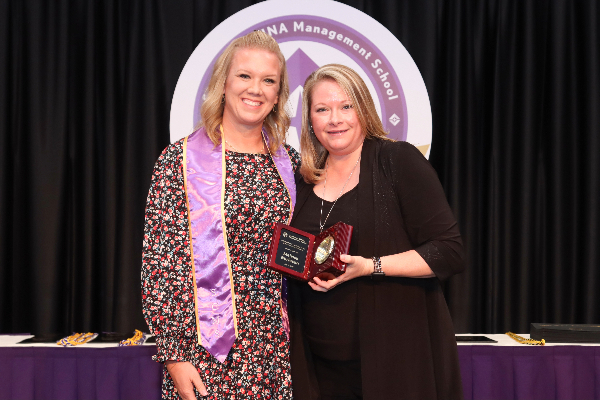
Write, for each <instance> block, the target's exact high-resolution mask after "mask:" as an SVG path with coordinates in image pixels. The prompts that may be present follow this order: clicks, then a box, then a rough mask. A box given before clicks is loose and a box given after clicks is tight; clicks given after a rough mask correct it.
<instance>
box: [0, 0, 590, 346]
mask: <svg viewBox="0 0 600 400" xmlns="http://www.w3.org/2000/svg"><path fill="white" fill-rule="evenodd" d="M253 3H254V2H250V1H233V0H230V1H221V2H213V1H208V0H197V1H191V0H187V1H184V0H182V1H178V2H170V1H147V0H130V1H123V0H97V1H68V0H54V1H33V0H26V1H17V0H14V1H11V0H1V1H0V112H1V113H2V114H1V115H2V118H0V333H11V332H12V333H15V332H33V333H38V334H43V333H70V332H72V331H95V332H99V331H117V332H130V331H133V329H136V328H137V329H146V326H145V323H144V321H143V318H142V315H141V300H140V283H139V279H140V264H141V248H142V247H141V243H142V235H143V234H142V229H143V218H144V206H145V197H146V194H147V190H148V187H149V182H150V175H151V172H152V167H153V164H154V161H155V160H156V158H157V157H158V155H159V153H160V151H161V150H162V149H163V148H164V147H165V146H166V145H167V144H168V143H169V111H170V102H171V98H172V95H173V90H174V88H175V84H176V82H177V78H178V76H179V73H180V72H181V70H182V68H183V66H184V64H185V62H186V60H187V58H188V57H189V55H190V54H191V52H192V51H193V50H194V48H195V47H196V46H197V44H198V43H199V42H200V41H201V40H202V38H203V37H204V36H205V35H206V34H207V33H208V32H210V30H211V29H213V28H214V27H215V26H216V25H218V24H219V23H220V22H221V21H223V20H224V19H226V18H227V17H229V16H230V15H232V14H234V13H235V12H237V11H239V10H241V9H243V8H245V7H247V6H249V5H251V4H253ZM347 4H349V5H351V6H353V7H356V8H357V9H359V10H362V11H364V12H365V13H367V14H369V15H371V16H372V17H373V18H375V19H377V20H378V21H379V22H381V23H382V24H383V25H384V26H386V27H387V28H388V29H389V30H390V31H391V32H392V33H393V34H395V35H396V37H398V39H399V40H400V41H401V42H402V43H403V44H404V46H405V47H406V48H407V50H408V51H409V53H410V54H411V55H412V57H413V58H414V59H415V62H416V63H417V65H418V67H419V69H420V70H421V73H422V74H423V77H424V79H425V84H426V86H427V89H428V92H429V96H430V100H431V104H432V112H433V143H432V151H431V157H430V160H431V162H432V164H433V165H434V167H435V168H436V170H437V171H438V174H439V176H440V179H441V181H442V183H443V185H444V188H445V190H446V194H447V196H448V199H449V201H450V204H451V206H452V207H453V209H454V211H455V213H456V216H457V218H458V220H459V223H460V227H461V231H462V233H463V237H464V240H465V243H466V246H467V254H468V270H467V272H465V273H464V274H462V275H459V276H456V277H454V278H452V279H451V281H450V282H448V283H447V284H446V285H445V291H446V297H447V300H448V303H449V307H450V310H451V313H452V315H453V319H454V322H455V326H456V330H457V332H487V333H497V332H505V331H507V330H513V331H518V332H527V331H528V329H529V323H530V322H555V323H597V322H599V320H600V301H599V299H598V295H597V294H596V292H597V290H595V289H596V287H597V286H599V284H600V276H599V273H598V272H597V270H598V268H597V267H598V264H599V263H600V257H599V253H598V250H597V247H598V244H599V243H598V242H599V240H598V237H599V235H600V215H599V212H598V208H599V207H598V202H599V200H600V161H599V158H598V156H597V154H598V153H599V152H600V138H599V136H600V132H599V128H598V126H600V120H599V119H600V117H599V116H598V114H599V112H600V60H599V55H598V53H599V51H598V49H599V48H600V33H599V30H598V28H597V25H598V24H599V23H600V18H599V17H600V15H599V13H600V10H599V5H598V2H596V1H593V0H589V1H569V0H562V1H561V0H555V1H549V2H548V1H534V0H521V1H508V0H496V1H493V0H488V1H481V2H473V1H468V0H461V1H451V2H450V1H441V0H440V1H433V0H427V1H420V2H414V1H408V0H406V1H395V0H387V1H383V0H374V1H366V0H365V1H351V2H347ZM355 29H357V30H359V31H360V26H357V27H355Z"/></svg>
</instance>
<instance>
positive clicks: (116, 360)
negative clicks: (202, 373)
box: [0, 346, 162, 400]
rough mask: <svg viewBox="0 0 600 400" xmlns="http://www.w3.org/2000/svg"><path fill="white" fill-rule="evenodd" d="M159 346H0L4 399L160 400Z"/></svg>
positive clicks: (1, 395) (0, 389) (0, 388)
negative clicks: (154, 357)
mask: <svg viewBox="0 0 600 400" xmlns="http://www.w3.org/2000/svg"><path fill="white" fill-rule="evenodd" d="M154 354H156V347H154V346H136V347H110V348H62V347H58V346H57V347H56V348H53V347H0V399H2V400H4V399H6V400H9V399H10V400H28V399H54V400H57V399H64V400H68V399H99V400H100V399H127V400H134V399H145V400H146V399H147V400H151V399H160V385H161V381H162V376H161V374H162V364H158V363H156V362H154V361H152V359H151V357H152V355H154Z"/></svg>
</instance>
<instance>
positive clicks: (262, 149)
mask: <svg viewBox="0 0 600 400" xmlns="http://www.w3.org/2000/svg"><path fill="white" fill-rule="evenodd" d="M223 140H224V141H225V143H226V144H227V146H229V147H231V149H232V150H233V151H235V152H236V153H241V151H239V150H238V149H236V148H235V147H233V145H232V144H231V143H229V142H228V141H227V139H225V135H223ZM264 151H265V142H264V137H263V142H262V148H261V149H260V150H259V154H263V153H264Z"/></svg>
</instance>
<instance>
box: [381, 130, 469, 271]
mask: <svg viewBox="0 0 600 400" xmlns="http://www.w3.org/2000/svg"><path fill="white" fill-rule="evenodd" d="M381 158H382V160H383V162H384V164H387V165H384V169H387V170H388V174H389V176H390V178H391V180H392V182H393V185H394V191H395V193H396V196H397V199H398V201H399V203H400V209H401V213H402V218H403V220H404V223H405V229H406V231H407V234H408V236H409V238H410V240H411V242H412V244H413V246H414V249H415V251H416V252H417V253H419V255H420V256H421V257H423V259H424V260H425V261H426V262H427V264H428V265H429V267H430V268H431V270H432V271H433V272H434V274H435V275H436V276H437V278H438V279H440V280H445V279H447V278H449V277H450V276H452V275H454V274H457V273H459V272H462V271H463V270H464V255H463V245H462V240H461V236H460V232H459V230H458V224H457V222H456V219H455V218H454V215H453V213H452V210H451V209H450V206H449V205H448V201H447V200H446V195H445V194H444V190H443V188H442V185H441V183H440V181H439V179H438V176H437V173H436V172H435V170H434V169H433V167H432V166H431V164H430V163H429V161H428V160H427V159H426V158H425V157H424V156H423V155H422V154H421V152H420V151H419V150H418V149H417V148H416V147H414V146H413V145H411V144H410V143H407V142H390V143H389V144H388V145H387V146H384V147H383V149H382V154H381Z"/></svg>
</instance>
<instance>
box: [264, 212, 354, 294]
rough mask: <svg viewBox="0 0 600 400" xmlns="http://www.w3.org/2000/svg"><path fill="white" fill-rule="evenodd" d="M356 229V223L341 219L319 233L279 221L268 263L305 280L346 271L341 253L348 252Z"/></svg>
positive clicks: (275, 268)
mask: <svg viewBox="0 0 600 400" xmlns="http://www.w3.org/2000/svg"><path fill="white" fill-rule="evenodd" d="M352 229H353V228H352V226H350V225H348V224H345V223H343V222H338V223H337V224H335V225H333V226H332V227H331V228H329V229H327V230H326V231H324V232H322V233H321V234H319V235H317V236H315V235H312V234H310V233H308V232H304V231H301V230H300V229H296V228H293V227H291V226H288V225H284V224H282V223H277V224H276V225H275V232H274V233H273V241H272V242H271V248H270V250H269V259H268V263H267V265H268V266H269V267H270V268H272V269H274V270H275V271H277V272H280V273H281V274H283V275H286V276H289V277H291V278H294V279H298V280H301V281H305V282H308V281H310V280H311V279H312V278H314V277H315V276H318V275H320V274H331V275H333V276H339V275H341V274H343V273H344V272H346V264H345V263H343V262H342V261H341V260H340V256H341V255H342V254H348V250H349V248H350V240H351V239H352Z"/></svg>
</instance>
